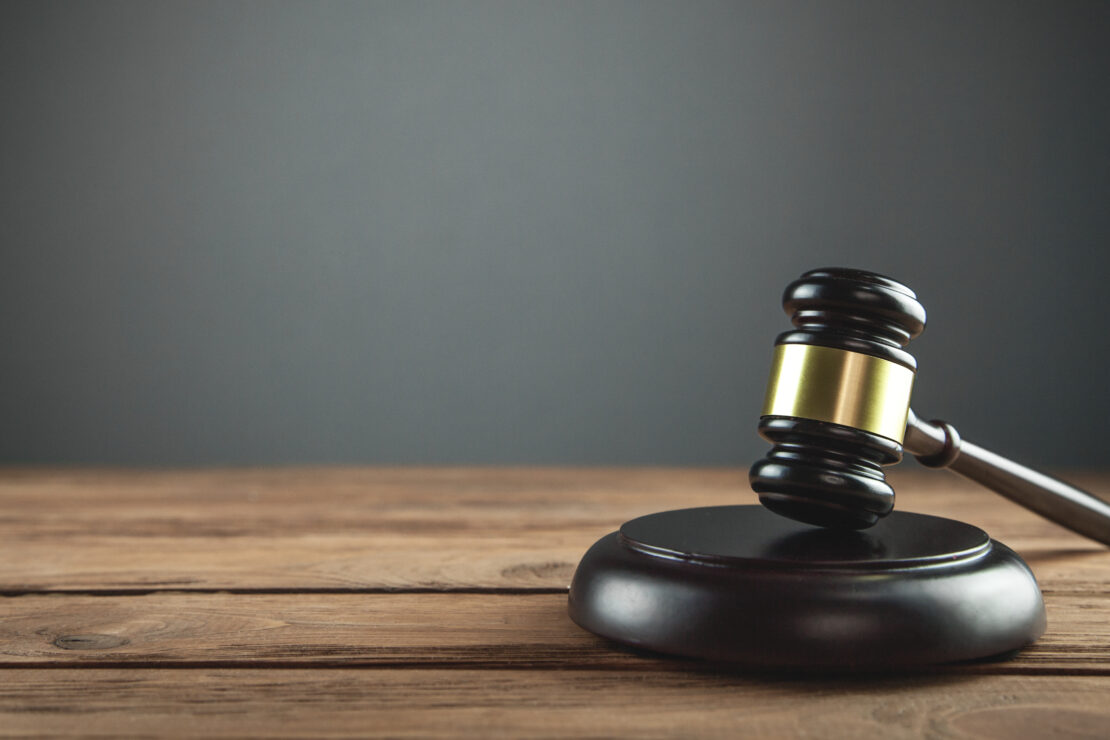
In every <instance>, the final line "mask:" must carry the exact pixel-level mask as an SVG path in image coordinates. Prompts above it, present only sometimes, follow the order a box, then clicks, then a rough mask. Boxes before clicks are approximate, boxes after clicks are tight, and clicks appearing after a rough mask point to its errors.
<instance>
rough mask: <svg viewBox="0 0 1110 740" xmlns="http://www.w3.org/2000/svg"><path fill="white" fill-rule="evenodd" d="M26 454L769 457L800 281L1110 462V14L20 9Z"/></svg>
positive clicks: (18, 304) (6, 431) (942, 377)
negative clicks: (831, 272) (914, 299)
mask: <svg viewBox="0 0 1110 740" xmlns="http://www.w3.org/2000/svg"><path fill="white" fill-rule="evenodd" d="M0 75H2V76H0V105H2V106H3V115H2V126H3V128H2V134H3V136H2V155H0V156H2V161H0V178H2V179H0V196H2V201H0V229H2V231H0V247H2V253H0V260H2V261H0V359H2V362H0V460H2V461H8V462H56V461H66V462H86V461H93V462H104V463H122V464H154V465H163V464H224V463H272V462H288V463H297V462H398V463H408V462H428V463H449V462H481V463H507V462H519V463H533V462H556V463H648V464H675V463H677V464H746V463H748V462H750V461H751V460H752V459H753V458H754V457H756V456H758V455H759V454H762V452H763V450H764V449H765V445H764V444H763V443H762V442H761V441H760V440H759V439H758V438H757V437H756V435H755V432H754V429H755V424H756V421H757V416H758V410H759V405H760V403H761V400H762V395H763V388H764V384H765V382H766V376H767V371H768V365H769V360H770V355H771V345H772V341H773V338H774V336H775V335H776V334H777V333H779V332H780V331H783V330H785V329H786V328H787V326H788V324H787V319H786V317H785V316H784V315H783V314H782V313H781V308H780V305H779V299H780V295H781V291H782V289H783V287H784V286H785V285H786V283H787V282H789V281H790V280H791V279H793V278H794V277H795V276H797V275H798V274H799V273H801V272H802V271H804V270H806V269H809V268H812V267H818V266H824V265H847V266H856V267H863V268H868V269H873V270H876V271H879V272H884V273H887V274H890V275H891V276H893V277H895V278H898V279H901V280H903V281H905V282H907V283H909V284H910V285H911V286H912V287H913V288H914V289H915V290H916V291H917V292H918V295H919V296H920V297H921V298H922V300H923V302H924V303H925V305H926V306H927V308H928V309H929V313H930V327H929V329H928V330H927V331H926V334H925V336H924V337H922V338H921V339H920V340H918V341H916V342H915V343H914V344H913V345H911V350H912V351H913V352H914V353H915V354H916V355H917V357H918V360H919V363H920V367H921V370H920V373H919V376H918V384H917V389H916V393H915V401H914V406H915V408H916V409H917V410H918V411H919V412H920V413H921V414H923V415H925V416H942V417H945V418H948V419H949V420H951V421H953V422H955V423H957V425H958V426H960V428H961V429H962V431H964V433H965V435H966V436H968V437H972V438H976V439H977V440H978V441H980V442H982V443H984V444H987V445H988V446H991V447H994V448H996V449H997V450H998V451H1000V452H1003V453H1008V454H1012V455H1014V456H1017V457H1019V458H1020V459H1023V460H1026V461H1029V462H1032V463H1036V464H1045V465H1052V466H1065V465H1067V466H1071V465H1077V466H1083V467H1099V466H1105V465H1106V457H1105V454H1104V450H1105V449H1106V437H1105V433H1104V432H1105V424H1106V416H1107V410H1108V403H1107V402H1108V392H1107V383H1106V370H1105V368H1106V364H1107V360H1108V359H1110V352H1108V341H1107V339H1106V331H1105V327H1106V318H1105V314H1106V301H1105V297H1104V293H1103V290H1102V289H1103V287H1104V285H1105V284H1106V281H1107V278H1108V277H1110V274H1108V273H1110V271H1108V261H1107V256H1106V253H1105V250H1106V247H1107V246H1108V244H1110V99H1108V95H1110V93H1108V90H1110V85H1108V79H1110V4H1107V3H1102V2H1091V3H1059V2H1042V3H1013V2H998V3H985V2H973V3H968V2H955V3H896V2H885V1H884V2H874V3H862V2H842V3H833V2H813V3H798V2H792V3H783V2H767V3H710V2H669V3H658V2H598V3H579V2H545V3H520V2H449V3H448V2H445V3H420V2H391V3H369V2H367V3H307V2H298V3H282V2H261V3H241V2H217V3H151V2H128V3H109V2H96V3H47V2H39V1H38V0H36V1H35V2H30V3H13V2H6V3H4V4H3V5H2V6H0Z"/></svg>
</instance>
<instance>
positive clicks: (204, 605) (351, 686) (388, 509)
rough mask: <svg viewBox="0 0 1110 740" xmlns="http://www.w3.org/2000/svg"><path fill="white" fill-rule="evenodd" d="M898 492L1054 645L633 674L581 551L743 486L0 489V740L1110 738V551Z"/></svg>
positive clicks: (362, 481)
mask: <svg viewBox="0 0 1110 740" xmlns="http://www.w3.org/2000/svg"><path fill="white" fill-rule="evenodd" d="M890 477H891V480H892V482H893V483H894V485H896V486H897V487H898V490H899V496H900V501H899V509H900V510H903V511H918V512H922V513H927V514H933V515H938V516H948V517H954V518H957V519H960V520H962V521H966V522H969V523H972V524H974V525H976V526H978V527H981V528H982V529H984V530H985V531H986V532H987V533H988V534H990V535H991V536H992V537H994V538H996V539H999V540H1001V541H1004V542H1006V543H1007V544H1008V545H1010V546H1011V547H1013V548H1014V549H1015V550H1017V551H1018V553H1019V554H1020V555H1021V556H1022V557H1023V558H1024V559H1025V560H1026V562H1028V563H1029V565H1030V566H1031V567H1032V568H1033V570H1034V572H1035V574H1036V576H1037V578H1038V580H1039V582H1040V585H1041V587H1042V589H1043V591H1044V598H1045V603H1046V607H1047V611H1048V629H1047V631H1046V632H1045V634H1044V636H1043V637H1041V638H1040V639H1039V640H1038V641H1037V642H1035V643H1034V644H1033V645H1031V646H1030V647H1028V648H1026V649H1025V650H1023V651H1021V653H1020V654H1018V655H1017V656H1016V657H1015V658H1014V659H1013V660H1010V661H1006V662H985V663H984V662H976V663H969V664H960V665H955V666H944V667H942V668H933V669H929V670H928V671H926V672H924V673H920V672H919V673H913V674H903V675H884V676H882V677H861V678H854V679H852V680H844V679H841V678H827V677H822V676H820V675H814V676H808V677H803V676H781V675H780V676H775V675H762V674H752V673H746V672H743V671H740V672H736V671H723V670H720V669H718V668H713V667H711V666H707V665H704V664H700V663H696V662H691V661H684V660H674V659H668V658H661V657H657V656H654V655H651V654H644V653H637V652H634V651H630V650H627V649H623V648H619V647H616V646H615V645H613V644H612V643H609V642H606V641H604V640H602V639H600V638H598V637H595V636H594V635H591V634H589V633H587V632H585V631H584V630H581V629H579V628H578V627H577V626H575V625H574V624H573V623H572V622H571V621H570V619H569V618H568V616H567V613H566V598H567V597H566V587H567V585H568V584H569V582H570V579H571V576H572V573H573V568H574V564H575V563H576V562H577V561H578V559H579V558H580V557H581V555H582V554H583V553H584V552H585V550H586V549H587V548H588V547H589V545H590V544H591V543H592V542H593V541H595V540H596V539H597V538H598V537H599V536H601V535H602V534H604V533H605V532H608V531H612V530H614V529H616V528H617V527H619V526H620V524H621V523H622V522H624V521H626V520H629V519H632V518H635V517H637V516H641V515H644V514H649V513H651V512H655V511H662V510H665V509H673V508H680V507H688V506H714V505H728V504H734V503H753V502H754V501H755V495H754V494H753V493H752V492H751V491H749V490H746V488H745V486H744V471H740V470H666V469H655V470H652V469H639V470H565V469H458V468H420V469H410V470H406V469H389V468H378V469H375V468H360V469H286V470H281V469H266V470H223V471H168V472H157V471H124V470H65V469H55V470H25V469H7V470H0V593H3V594H6V595H4V596H0V664H2V669H0V673H2V675H0V687H2V688H0V735H22V736H41V735H51V736H57V735H81V736H95V735H99V736H113V737H119V736H151V735H163V736H164V735H190V736H205V737H221V736H222V737H227V736H235V735H240V736H241V735H282V736H336V737H340V736H346V737H352V736H390V737H396V736H437V735H438V736H444V735H460V736H482V737H489V736H528V737H554V736H568V735H571V736H573V735H587V736H612V735H617V734H625V735H627V734H636V735H638V736H643V737H660V736H684V737H690V736H698V737H736V736H738V735H744V736H751V737H768V738H771V737H783V736H807V735H809V736H837V737H882V738H892V737H893V738H898V737H920V736H922V735H930V736H936V737H961V736H973V737H1000V738H1001V737H1005V738H1011V737H1021V736H1030V737H1033V736H1036V737H1051V736H1054V735H1060V734H1066V733H1069V732H1070V733H1071V734H1072V735H1073V736H1079V737H1083V736H1086V737H1100V736H1103V735H1104V734H1105V728H1106V727H1107V726H1110V707H1108V706H1107V704H1106V701H1105V697H1106V695H1107V692H1108V691H1110V683H1108V682H1110V626H1108V625H1110V620H1107V619H1106V618H1105V615H1106V614H1107V613H1108V609H1110V586H1108V584H1110V551H1108V550H1107V549H1106V548H1104V547H1102V546H1101V545H1098V544H1096V543H1093V542H1091V541H1090V540H1086V539H1083V538H1080V537H1077V536H1075V535H1074V534H1072V533H1070V532H1068V531H1066V530H1065V529H1063V528H1061V527H1059V526H1057V525H1055V524H1053V523H1051V522H1049V521H1046V520H1044V519H1042V518H1040V517H1038V516H1036V515H1034V514H1032V513H1030V512H1028V511H1026V510H1025V509H1023V508H1021V507H1018V506H1016V505H1014V504H1011V503H1010V502H1008V501H1006V500H1005V499H1002V498H999V497H998V496H996V495H994V494H992V493H989V492H987V491H984V490H982V489H980V488H979V487H978V486H976V485H974V484H971V483H965V482H963V481H961V480H960V479H959V478H957V477H955V476H946V475H937V474H934V473H926V474H917V475H911V474H908V473H904V472H903V471H898V470H895V471H893V472H892V473H891V474H890ZM1069 478H1072V476H1069ZM1074 479H1075V480H1076V481H1077V482H1078V483H1080V484H1081V485H1083V486H1084V487H1085V488H1088V489H1090V490H1092V491H1094V492H1095V493H1105V492H1106V491H1107V490H1108V488H1110V476H1105V475H1095V474H1088V475H1076V476H1074Z"/></svg>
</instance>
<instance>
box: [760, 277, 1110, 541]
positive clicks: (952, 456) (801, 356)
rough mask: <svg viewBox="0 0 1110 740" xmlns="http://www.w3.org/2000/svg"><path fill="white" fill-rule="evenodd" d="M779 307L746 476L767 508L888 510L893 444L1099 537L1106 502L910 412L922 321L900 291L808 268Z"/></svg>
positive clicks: (830, 513)
mask: <svg viewBox="0 0 1110 740" xmlns="http://www.w3.org/2000/svg"><path fill="white" fill-rule="evenodd" d="M783 308H784V309H785V310H786V312H787V314H789V315H790V316H791V320H792V322H793V324H794V327H795V328H794V330H793V331H788V332H786V333H784V334H781V335H780V336H779V337H778V339H777V340H776V341H775V357H774V362H773V364H772V368H771V380H770V383H769V385H768V388H767V397H766V401H765V403H764V407H763V412H762V415H761V417H760V420H759V433H760V434H761V435H762V436H763V437H764V439H766V440H767V441H769V442H771V443H772V445H773V447H772V448H771V450H770V451H769V452H768V453H767V455H766V456H765V457H763V458H761V459H760V460H758V461H756V463H755V464H754V465H753V466H752V468H751V472H750V476H749V477H750V480H751V484H752V489H753V490H755V492H756V493H758V494H759V500H760V502H761V503H762V504H763V505H764V506H766V507H767V508H768V509H771V510H772V511H774V512H776V513H778V514H782V515H784V516H787V517H790V518H792V519H796V520H799V521H802V522H807V523H809V524H816V525H818V526H823V527H830V528H835V529H864V528H866V527H870V526H872V525H873V524H875V523H876V522H877V521H878V520H879V519H880V518H882V517H884V516H886V515H887V514H889V513H890V512H891V510H893V508H894V489H892V488H891V487H890V485H889V484H888V483H887V481H886V477H885V476H884V474H883V470H882V466H884V465H891V464H893V463H896V462H898V461H899V460H901V459H902V451H903V448H904V449H905V451H907V452H909V453H910V454H911V455H914V456H915V457H916V458H917V459H918V461H919V462H921V463H922V464H923V465H926V466H928V467H934V468H948V469H949V470H952V471H955V472H957V473H959V474H961V475H963V476H965V477H967V478H970V479H971V480H974V481H976V482H978V483H981V484H982V485H984V486H986V487H987V488H990V489H992V490H994V491H996V492H997V493H1000V494H1002V495H1003V496H1005V497H1007V498H1009V499H1011V500H1012V501H1014V502H1016V503H1018V504H1021V505H1022V506H1024V507H1026V508H1028V509H1031V510H1033V511H1035V512H1037V513H1038V514H1040V515H1041V516H1043V517H1045V518H1047V519H1050V520H1052V521H1054V522H1056V523H1057V524H1061V525H1063V526H1065V527H1067V528H1069V529H1071V530H1073V531H1075V532H1078V533H1079V534H1082V535H1085V536H1087V537H1090V538H1091V539H1094V540H1098V541H1099V542H1102V543H1104V544H1107V545H1110V504H1107V503H1106V502H1105V501H1103V500H1101V499H1099V498H1096V497H1095V496H1093V495H1091V494H1090V493H1087V492H1086V491H1083V490H1080V489H1078V488H1076V487H1074V486H1071V485H1068V484H1067V483H1064V482H1062V481H1060V480H1057V479H1055V478H1052V477H1051V476H1048V475H1045V474H1043V473H1040V472H1037V471H1035V470H1032V469H1030V468H1027V467H1025V466H1023V465H1019V464H1018V463H1015V462H1013V461H1011V460H1007V459H1006V458H1004V457H1002V456H1000V455H996V454H995V453H993V452H990V451H988V450H985V449H983V448H982V447H979V446H978V445H975V444H972V443H970V442H966V441H964V440H962V439H961V438H960V435H959V433H958V432H957V431H956V429H955V427H953V426H952V425H951V424H948V423H946V422H942V421H932V422H926V421H922V420H921V419H919V418H918V417H917V416H916V415H915V414H914V413H913V411H912V410H910V392H911V390H912V387H913V379H914V374H915V372H916V370H917V362H916V361H915V360H914V358H913V356H912V355H911V354H909V353H908V352H907V351H906V350H905V349H903V348H904V347H905V345H906V344H908V343H909V341H910V340H911V339H913V338H914V337H916V336H917V335H918V334H920V333H921V332H922V330H924V328H925V309H924V307H923V306H922V305H921V304H920V303H919V302H918V301H917V296H916V295H915V294H914V293H913V291H912V290H910V289H909V288H907V287H906V286H905V285H902V284H901V283H899V282H897V281H894V280H891V279H889V278H886V277H883V276H881V275H876V274H874V273H870V272H864V271H862V270H849V269H844V268H829V269H822V270H812V271H810V272H807V273H805V274H804V275H802V276H801V278H799V279H798V280H796V281H794V282H793V283H791V284H790V285H789V286H788V287H787V288H786V292H785V293H784V295H783Z"/></svg>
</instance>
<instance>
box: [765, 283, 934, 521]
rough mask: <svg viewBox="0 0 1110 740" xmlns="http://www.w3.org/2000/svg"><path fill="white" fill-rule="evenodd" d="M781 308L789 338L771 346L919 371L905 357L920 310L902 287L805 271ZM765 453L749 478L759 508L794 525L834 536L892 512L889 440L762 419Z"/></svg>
mask: <svg viewBox="0 0 1110 740" xmlns="http://www.w3.org/2000/svg"><path fill="white" fill-rule="evenodd" d="M782 307H783V309H784V310H785V311H786V313H787V315H789V316H790V320H791V321H792V322H793V324H794V327H795V328H794V330H792V331H788V332H785V333H783V334H780V335H779V336H778V338H777V339H775V344H776V345H779V344H807V345H817V346H822V347H832V348H834V349H842V350H846V351H848V352H857V353H861V354H866V355H872V356H874V357H880V358H882V359H884V360H889V361H891V362H897V363H899V364H901V365H904V366H906V367H908V368H909V369H910V370H915V369H916V368H917V361H916V360H915V359H914V358H913V355H911V354H910V353H909V352H907V351H906V350H905V349H903V347H905V345H906V344H908V343H909V341H910V340H911V339H913V338H914V337H916V336H917V335H919V334H921V332H922V331H924V329H925V308H924V307H923V306H922V305H921V304H920V303H919V302H918V301H917V296H916V295H914V292H913V291H912V290H910V289H909V288H908V287H906V286H905V285H903V284H902V283H899V282H898V281H896V280H891V279H890V278H888V277H884V276H882V275H877V274H875V273H872V272H865V271H863V270H852V269H846V268H840V267H833V268H825V269H820V270H811V271H809V272H807V273H805V274H804V275H802V276H801V277H800V278H798V279H797V280H795V281H794V282H792V283H790V285H788V286H787V287H786V291H785V292H784V293H783V297H782ZM759 433H760V435H761V436H762V437H763V438H764V439H766V440H767V441H768V442H770V443H771V445H772V447H771V449H770V450H769V451H768V452H767V454H766V456H764V457H762V458H760V459H759V460H756V462H755V463H754V464H753V465H752V467H751V471H750V473H749V477H750V481H751V486H752V488H753V489H754V490H755V491H756V492H758V493H759V501H760V503H762V504H763V505H764V506H766V507H767V508H768V509H770V510H771V511H774V512H776V513H778V514H781V515H782V516H786V517H789V518H791V519H796V520H798V521H800V522H806V523H809V524H816V525H818V526H822V527H831V528H835V529H865V528H867V527H872V526H874V525H875V523H876V522H878V521H879V520H880V519H882V518H883V517H885V516H887V515H888V514H890V512H891V511H892V510H893V509H894V489H893V488H891V487H890V485H889V484H888V483H887V481H886V478H885V476H884V475H883V466H885V465H892V464H894V463H896V462H898V461H899V460H901V459H902V446H901V445H900V444H899V443H898V442H897V441H895V440H893V439H887V438H886V437H883V436H880V435H878V434H873V433H871V432H867V431H864V430H861V429H853V428H851V427H846V426H842V425H840V424H830V423H826V422H822V421H816V420H813V419H798V418H790V417H781V416H763V417H761V418H760V420H759Z"/></svg>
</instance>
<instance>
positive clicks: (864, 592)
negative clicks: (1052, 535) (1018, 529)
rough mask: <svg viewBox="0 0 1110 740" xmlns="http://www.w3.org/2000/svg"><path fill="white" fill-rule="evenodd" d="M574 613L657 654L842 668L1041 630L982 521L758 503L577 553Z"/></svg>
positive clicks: (927, 658)
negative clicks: (862, 523) (851, 514)
mask: <svg viewBox="0 0 1110 740" xmlns="http://www.w3.org/2000/svg"><path fill="white" fill-rule="evenodd" d="M969 605H974V608H969ZM570 615H571V618H572V619H573V620H574V621H575V622H577V623H578V624H580V625H582V627H584V628H585V629H588V630H590V631H591V632H594V633H596V634H598V635H601V636H603V637H607V638H610V639H612V640H615V641H617V642H620V643H623V644H626V645H629V646H633V647H639V648H647V649H651V650H656V651H659V652H661V653H667V654H671V655H677V656H684V657H692V658H702V659H706V660H714V661H728V662H734V663H738V664H741V665H743V666H762V667H769V668H777V669H782V668H792V669H805V670H808V669H813V668H818V667H820V668H826V669H835V670H838V671H857V670H876V669H884V670H891V669H900V668H905V667H909V666H919V665H927V664H936V663H946V662H953V661H966V660H972V659H978V658H985V657H988V656H995V655H1000V654H1003V653H1012V652H1014V651H1016V650H1018V649H1020V648H1022V647H1025V646H1026V645H1028V644H1029V643H1031V642H1033V640H1035V639H1036V638H1038V637H1040V636H1041V634H1042V633H1043V632H1044V627H1045V615H1044V603H1043V601H1042V600H1041V592H1040V590H1039V589H1038V588H1037V583H1036V581H1035V580H1034V578H1033V575H1032V573H1031V572H1030V571H1029V567H1028V566H1027V565H1026V564H1025V563H1024V562H1022V560H1021V558H1019V557H1018V556H1017V555H1016V554H1015V553H1014V552H1013V551H1012V550H1010V549H1009V548H1008V547H1006V546H1005V545H1003V544H1000V543H998V542H995V541H994V540H991V539H990V538H989V537H988V536H987V535H986V533H985V532H983V531H982V530H981V529H979V528H977V527H973V526H971V525H969V524H964V523H963V522H957V521H955V520H952V519H944V518H941V517H934V516H928V515H925V514H913V513H908V512H904V511H898V512H894V514H892V515H891V516H889V517H886V518H885V519H883V521H881V522H880V523H879V524H878V525H877V526H875V527H873V528H871V529H869V530H867V531H865V532H855V531H849V532H845V531H839V530H832V529H823V528H820V527H811V526H809V525H805V524H799V523H797V522H794V521H791V520H789V519H786V518H785V517H781V516H777V515H776V514H773V513H771V512H770V511H768V510H767V509H765V508H763V507H761V506H703V507H699V508H694V509H678V510H672V511H666V512H660V513H657V514H649V515H648V516H645V517H640V518H638V519H634V520H632V521H630V522H626V523H625V524H624V525H622V526H621V529H620V532H619V533H618V532H614V533H612V534H609V535H607V536H605V537H603V538H602V539H600V540H598V541H597V543H596V544H594V546H593V547H591V548H590V550H589V552H588V553H587V554H586V555H585V556H584V557H583V558H582V562H581V563H580V564H579V565H578V570H577V571H576V572H575V574H574V581H573V582H572V583H571V587H570Z"/></svg>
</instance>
